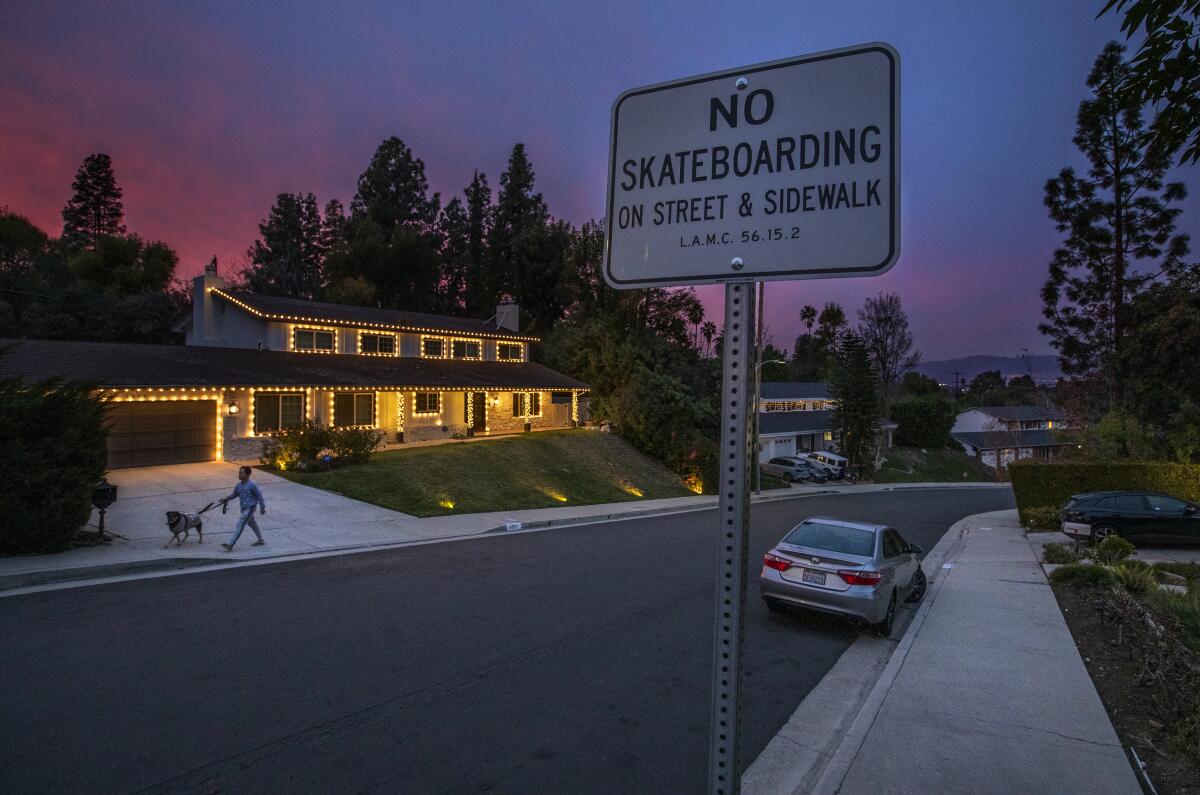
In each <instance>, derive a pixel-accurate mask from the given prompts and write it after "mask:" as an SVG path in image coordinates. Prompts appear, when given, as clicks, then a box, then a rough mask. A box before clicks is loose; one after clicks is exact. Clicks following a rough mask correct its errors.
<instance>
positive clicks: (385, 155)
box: [350, 136, 441, 233]
mask: <svg viewBox="0 0 1200 795" xmlns="http://www.w3.org/2000/svg"><path fill="white" fill-rule="evenodd" d="M440 203H441V200H440V198H439V197H438V194H436V193H435V194H433V196H432V197H431V196H429V180H427V179H426V178H425V163H424V162H423V161H422V160H421V159H420V158H419V157H415V156H414V155H413V153H412V150H411V149H409V148H408V147H407V146H406V145H405V143H404V141H401V140H400V139H399V138H397V137H395V136H392V137H391V138H388V139H386V140H385V141H384V142H383V143H381V144H380V145H379V148H378V149H376V150H375V154H374V155H373V156H372V157H371V162H370V164H368V165H367V170H366V171H364V172H363V173H362V175H361V176H360V177H359V178H358V192H357V193H355V194H354V201H353V202H351V204H350V212H351V215H352V216H353V217H355V218H362V217H366V218H370V219H371V220H372V221H374V222H375V223H376V224H378V225H379V227H380V228H381V229H383V230H384V231H385V232H388V233H390V232H391V231H392V229H393V228H395V227H396V226H399V225H408V226H414V227H416V228H417V229H418V230H420V231H422V232H427V231H430V230H432V229H433V228H434V227H435V226H436V225H437V220H438V210H439V205H440Z"/></svg>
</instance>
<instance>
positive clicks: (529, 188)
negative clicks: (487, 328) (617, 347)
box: [489, 144, 550, 300]
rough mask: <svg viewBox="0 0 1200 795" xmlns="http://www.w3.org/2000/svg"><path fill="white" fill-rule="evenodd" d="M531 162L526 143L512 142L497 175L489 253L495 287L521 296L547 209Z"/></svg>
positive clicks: (530, 275) (543, 225) (515, 295)
mask: <svg viewBox="0 0 1200 795" xmlns="http://www.w3.org/2000/svg"><path fill="white" fill-rule="evenodd" d="M533 180H534V176H533V166H532V165H531V164H530V162H529V158H528V157H527V156H526V155H525V144H516V145H515V146H513V150H512V154H511V155H509V158H508V168H507V169H506V170H505V172H504V173H503V174H501V175H500V196H499V199H498V200H497V202H496V216H495V224H494V226H493V227H492V235H491V241H490V242H491V245H490V246H489V248H490V253H491V260H492V269H493V275H494V277H495V279H496V284H495V286H496V289H497V291H498V292H501V293H508V294H509V295H512V296H514V297H516V298H517V299H518V300H520V298H521V295H522V293H523V292H524V291H525V287H526V284H527V280H528V279H529V278H531V277H533V276H534V274H533V273H532V270H533V269H532V268H531V265H532V260H533V257H534V256H535V249H536V248H537V247H538V245H539V242H540V241H539V236H540V235H541V233H542V231H543V230H544V229H545V227H546V224H547V221H548V219H549V217H550V212H549V210H547V208H546V202H545V200H543V199H542V194H540V193H537V192H535V191H534V189H533Z"/></svg>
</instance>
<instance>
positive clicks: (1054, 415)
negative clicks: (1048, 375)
mask: <svg viewBox="0 0 1200 795" xmlns="http://www.w3.org/2000/svg"><path fill="white" fill-rule="evenodd" d="M966 411H982V412H983V413H984V414H987V415H988V416H991V417H995V418H996V419H998V420H1003V421H1005V422H1032V421H1035V420H1065V419H1066V418H1067V412H1065V411H1063V410H1062V409H1060V408H1059V407H1058V406H980V407H978V408H975V409H967V410H966ZM964 413H966V412H965V411H960V412H959V414H964Z"/></svg>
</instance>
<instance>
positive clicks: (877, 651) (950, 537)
mask: <svg viewBox="0 0 1200 795" xmlns="http://www.w3.org/2000/svg"><path fill="white" fill-rule="evenodd" d="M984 515H986V514H974V515H972V516H967V517H964V518H963V519H960V520H959V521H957V522H955V523H954V524H952V525H951V526H950V528H949V529H948V530H947V531H946V532H945V534H943V535H942V537H941V539H939V541H938V543H937V544H935V545H934V547H933V549H931V550H930V551H929V553H928V554H927V555H926V556H925V557H924V559H922V561H921V567H922V568H923V569H924V571H925V576H926V577H927V578H928V579H929V586H928V589H927V591H926V594H925V598H924V600H922V602H921V604H920V606H919V607H918V608H917V610H916V611H915V613H912V612H909V611H907V610H906V611H904V612H905V613H907V614H908V615H909V616H911V620H910V621H908V622H905V623H904V624H902V625H901V626H899V627H897V629H896V630H895V631H893V633H892V637H893V638H895V637H897V636H899V638H900V640H899V642H896V641H894V640H892V639H891V638H888V639H884V638H874V637H870V636H861V637H859V638H858V639H857V640H856V641H854V643H852V644H851V645H850V648H848V649H847V650H846V651H845V652H844V653H843V654H842V656H841V657H840V658H838V661H837V662H836V663H835V664H834V666H833V668H831V669H830V670H829V672H828V673H826V674H825V676H824V677H822V679H821V681H820V683H819V684H818V685H817V686H816V687H815V688H813V689H812V691H811V692H809V694H808V695H807V696H805V698H804V700H803V701H802V702H801V703H800V705H799V706H798V707H797V708H796V710H795V712H793V713H792V716H791V718H789V719H788V722H787V723H786V724H785V725H784V727H783V728H782V729H780V731H779V733H778V734H776V736H775V737H774V738H772V740H771V742H769V743H768V744H767V747H766V748H764V749H763V751H762V753H760V754H759V755H758V757H757V758H756V759H755V760H754V762H753V763H751V765H750V766H749V767H748V768H747V769H746V772H745V773H743V774H742V789H743V791H744V792H747V793H755V795H758V794H759V793H763V794H764V795H765V794H766V793H771V794H772V795H793V794H798V793H834V792H836V791H837V789H838V787H839V786H840V785H841V782H842V779H843V778H845V775H846V773H847V772H848V771H849V769H850V764H851V763H852V762H853V761H854V757H855V756H856V755H857V753H858V750H859V748H860V747H861V746H862V743H863V741H864V740H865V739H866V736H867V733H868V731H869V730H870V728H871V725H872V724H873V723H874V721H875V717H876V715H878V713H879V709H880V707H881V706H882V705H883V699H884V697H885V696H886V695H887V692H888V689H889V688H890V687H891V685H892V683H893V682H894V681H895V679H896V676H897V674H898V673H899V672H900V668H901V667H902V666H903V664H904V659H905V657H906V656H907V655H908V651H909V649H911V648H912V644H913V642H914V640H915V639H916V636H917V634H918V633H919V631H920V629H921V625H922V624H924V623H925V617H926V615H928V613H929V610H930V607H931V606H932V605H933V603H934V602H935V601H937V594H938V592H939V591H940V590H941V587H942V585H943V584H944V583H945V580H946V578H945V577H944V576H942V573H943V571H944V569H943V568H942V565H943V563H945V562H946V561H947V560H949V559H951V558H953V556H954V554H955V553H956V551H957V549H958V548H959V547H960V546H961V545H962V540H963V535H964V533H965V531H966V529H967V527H968V526H969V523H970V522H971V521H972V520H974V519H975V518H976V517H979V516H984ZM902 615H903V614H902ZM898 621H899V617H898ZM893 644H895V645H893ZM814 782H815V783H814Z"/></svg>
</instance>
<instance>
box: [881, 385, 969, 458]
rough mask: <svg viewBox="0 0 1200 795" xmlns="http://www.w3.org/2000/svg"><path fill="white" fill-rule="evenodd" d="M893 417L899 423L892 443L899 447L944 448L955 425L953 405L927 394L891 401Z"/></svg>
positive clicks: (943, 399)
mask: <svg viewBox="0 0 1200 795" xmlns="http://www.w3.org/2000/svg"><path fill="white" fill-rule="evenodd" d="M890 413H891V417H892V420H893V421H894V422H895V423H896V424H897V425H898V427H897V428H896V433H895V436H894V437H893V441H894V443H895V444H896V445H897V446H898V447H933V448H939V447H945V446H946V445H948V444H949V443H950V428H951V427H953V426H954V406H953V405H952V404H951V403H950V401H948V400H946V399H945V398H942V397H940V396H937V395H926V396H923V397H915V398H911V399H909V400H900V401H897V402H895V403H893V404H892V408H891V412H890Z"/></svg>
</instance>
